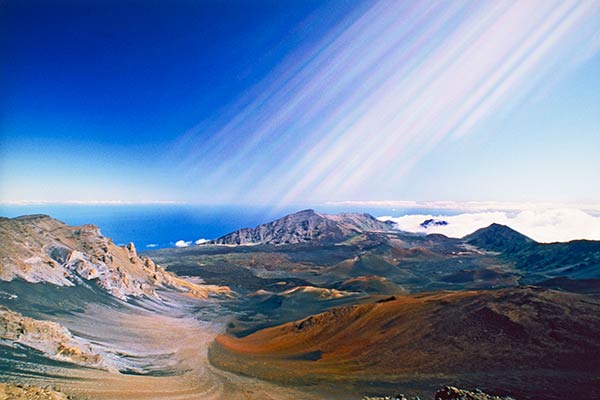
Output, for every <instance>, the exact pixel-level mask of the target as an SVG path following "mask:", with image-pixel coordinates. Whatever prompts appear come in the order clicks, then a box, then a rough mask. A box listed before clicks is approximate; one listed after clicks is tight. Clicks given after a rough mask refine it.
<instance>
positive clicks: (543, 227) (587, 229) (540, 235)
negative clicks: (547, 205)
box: [379, 208, 600, 243]
mask: <svg viewBox="0 0 600 400" xmlns="http://www.w3.org/2000/svg"><path fill="white" fill-rule="evenodd" d="M430 218H434V219H436V220H443V221H447V222H448V225H433V226H430V227H429V228H427V229H426V228H423V227H422V226H421V225H420V224H421V223H422V222H423V221H425V220H427V219H430ZM379 219H382V220H392V221H394V222H395V223H396V224H397V226H398V229H400V230H403V231H407V232H421V233H441V234H443V235H446V236H449V237H458V238H459V237H463V236H465V235H468V234H470V233H472V232H474V231H476V230H477V229H479V228H484V227H486V226H489V225H490V224H492V223H498V224H502V225H507V226H509V227H511V228H512V229H515V230H517V231H519V232H521V233H523V234H524V235H527V236H529V237H530V238H532V239H534V240H536V241H538V242H543V243H549V242H567V241H570V240H576V239H590V240H600V216H595V215H591V214H588V213H587V212H585V211H582V210H579V209H574V208H560V209H529V210H524V211H520V212H516V213H515V212H512V213H511V212H506V211H487V212H473V213H464V214H459V215H454V216H444V215H425V214H420V215H405V216H401V217H379Z"/></svg>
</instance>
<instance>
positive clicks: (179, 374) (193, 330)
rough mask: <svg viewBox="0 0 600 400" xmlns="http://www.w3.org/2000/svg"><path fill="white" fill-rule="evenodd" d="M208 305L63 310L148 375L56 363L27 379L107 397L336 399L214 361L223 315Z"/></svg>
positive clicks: (86, 333) (79, 329)
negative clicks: (211, 353)
mask: <svg viewBox="0 0 600 400" xmlns="http://www.w3.org/2000/svg"><path fill="white" fill-rule="evenodd" d="M205 309H206V310H207V311H204V312H202V311H201V312H200V315H199V314H198V313H196V314H194V315H192V313H190V312H189V304H188V307H187V308H186V307H181V306H180V305H177V306H175V305H173V306H172V307H164V308H163V309H162V310H154V311H150V310H148V309H147V308H141V307H128V308H126V309H123V310H115V309H114V308H108V307H104V306H99V305H91V306H89V307H88V308H87V310H86V312H85V313H84V314H78V315H72V316H67V317H62V318H61V321H60V322H61V323H63V324H64V325H66V326H67V327H68V328H69V329H70V330H71V331H72V332H74V333H76V334H77V335H79V336H82V337H84V338H87V339H88V340H90V341H91V342H92V343H93V344H95V345H96V346H97V347H98V348H100V349H101V350H103V351H104V352H105V353H106V355H107V357H109V358H110V357H111V356H112V357H113V360H114V361H115V362H116V363H117V364H118V365H120V366H121V367H126V368H129V369H130V370H134V371H135V370H137V371H138V372H140V373H145V375H141V374H125V373H111V372H107V371H102V370H96V369H90V368H77V369H68V370H65V371H63V370H60V369H55V370H52V375H53V377H47V376H46V377H34V378H31V377H29V378H28V379H27V383H29V384H33V385H38V386H46V385H52V386H53V387H56V388H58V389H60V390H62V391H63V392H65V393H67V394H71V395H74V396H76V397H77V398H84V399H103V400H104V399H106V400H108V399H115V400H116V399H130V400H133V399H140V400H141V399H145V400H152V399H177V400H185V399H206V400H211V399H265V400H268V399H300V398H301V399H307V400H311V399H323V398H331V397H329V396H328V397H323V395H317V394H311V393H309V392H308V391H307V390H301V389H294V388H286V387H282V386H278V385H275V384H271V383H267V382H264V381H260V380H256V379H253V378H246V377H242V376H238V375H235V374H232V373H228V372H224V371H221V370H219V369H216V368H214V367H212V366H211V365H210V364H209V362H208V358H207V349H208V346H209V345H210V343H211V342H212V341H213V340H214V338H215V336H216V335H218V334H220V333H222V332H223V329H224V328H223V327H224V322H223V321H222V320H221V321H219V320H218V318H219V315H218V314H217V313H214V312H213V311H210V307H206V308H205ZM211 316H213V317H214V320H213V321H210V320H209V318H210V317H211ZM115 354H118V355H119V356H115ZM123 355H126V356H123ZM148 372H150V374H148Z"/></svg>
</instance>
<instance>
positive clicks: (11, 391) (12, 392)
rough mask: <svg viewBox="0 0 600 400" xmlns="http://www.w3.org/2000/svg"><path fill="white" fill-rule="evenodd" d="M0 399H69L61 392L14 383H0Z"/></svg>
mask: <svg viewBox="0 0 600 400" xmlns="http://www.w3.org/2000/svg"><path fill="white" fill-rule="evenodd" d="M0 399H7V400H71V399H72V397H71V396H67V395H66V394H64V393H62V392H58V391H56V390H52V389H43V388H40V387H35V386H25V385H22V384H14V383H0Z"/></svg>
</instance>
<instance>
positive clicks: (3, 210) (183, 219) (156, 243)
mask: <svg viewBox="0 0 600 400" xmlns="http://www.w3.org/2000/svg"><path fill="white" fill-rule="evenodd" d="M306 208H313V209H315V210H317V211H319V212H324V213H339V212H348V211H351V212H368V213H370V214H372V215H374V216H376V217H377V216H383V215H394V216H398V215H414V214H431V213H436V214H440V215H441V214H445V215H452V214H454V213H452V212H450V211H448V210H431V209H417V208H414V209H413V208H411V209H405V210H404V209H396V208H372V207H371V208H369V207H356V206H323V205H317V206H289V207H284V208H282V207H276V208H275V207H267V206H206V205H188V204H160V205H157V204H152V205H79V204H77V205H56V204H51V205H49V204H41V205H0V215H1V216H4V217H9V218H12V217H16V216H19V215H26V214H47V215H50V216H51V217H54V218H56V219H59V220H61V221H63V222H65V223H67V224H69V225H83V224H94V225H97V226H98V227H100V230H101V232H102V234H103V235H104V236H107V237H110V238H112V239H113V241H114V242H115V243H116V244H119V245H123V244H127V243H129V242H133V243H134V244H135V245H136V247H137V248H138V250H139V251H144V250H150V249H157V248H165V247H174V246H175V243H177V242H178V241H183V242H191V243H193V242H195V241H196V240H198V239H214V238H217V237H219V236H222V235H225V234H227V233H229V232H231V231H234V230H236V229H240V228H246V227H250V228H252V227H255V226H256V225H259V224H262V223H265V222H269V221H272V220H274V219H277V218H280V217H282V216H284V215H287V214H290V213H293V212H295V211H300V210H302V209H306Z"/></svg>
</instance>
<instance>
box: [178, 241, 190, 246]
mask: <svg viewBox="0 0 600 400" xmlns="http://www.w3.org/2000/svg"><path fill="white" fill-rule="evenodd" d="M191 244H192V242H186V241H185V240H178V241H177V242H175V247H188V246H190V245H191Z"/></svg>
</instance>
